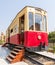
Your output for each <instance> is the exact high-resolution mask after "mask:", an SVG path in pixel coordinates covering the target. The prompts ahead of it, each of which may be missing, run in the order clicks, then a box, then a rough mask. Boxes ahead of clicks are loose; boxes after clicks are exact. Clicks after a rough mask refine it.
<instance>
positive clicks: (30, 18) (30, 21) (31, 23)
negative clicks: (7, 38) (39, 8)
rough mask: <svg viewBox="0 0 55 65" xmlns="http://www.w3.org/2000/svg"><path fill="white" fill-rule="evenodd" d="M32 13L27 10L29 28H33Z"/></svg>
mask: <svg viewBox="0 0 55 65" xmlns="http://www.w3.org/2000/svg"><path fill="white" fill-rule="evenodd" d="M33 25H34V24H33V13H32V12H29V30H33V29H34V26H33Z"/></svg>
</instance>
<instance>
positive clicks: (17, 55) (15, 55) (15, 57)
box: [6, 46, 24, 63]
mask: <svg viewBox="0 0 55 65" xmlns="http://www.w3.org/2000/svg"><path fill="white" fill-rule="evenodd" d="M23 56H24V48H23V47H21V46H20V47H19V46H15V48H13V50H12V51H11V52H10V54H9V55H8V56H7V57H6V60H8V61H9V62H10V63H15V62H19V61H22V59H23Z"/></svg>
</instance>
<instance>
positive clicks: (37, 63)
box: [25, 53, 55, 65]
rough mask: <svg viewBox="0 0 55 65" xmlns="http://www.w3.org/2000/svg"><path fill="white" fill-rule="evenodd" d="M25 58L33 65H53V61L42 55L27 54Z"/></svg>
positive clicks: (54, 63) (54, 64)
mask: <svg viewBox="0 0 55 65" xmlns="http://www.w3.org/2000/svg"><path fill="white" fill-rule="evenodd" d="M25 58H26V59H28V60H29V61H30V62H32V64H33V65H55V61H54V60H52V59H51V58H48V57H46V56H43V55H39V54H35V53H28V54H26V55H25Z"/></svg>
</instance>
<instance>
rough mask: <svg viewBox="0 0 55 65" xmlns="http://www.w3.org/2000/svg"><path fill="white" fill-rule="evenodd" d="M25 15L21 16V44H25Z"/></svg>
mask: <svg viewBox="0 0 55 65" xmlns="http://www.w3.org/2000/svg"><path fill="white" fill-rule="evenodd" d="M24 19H25V18H24V15H23V16H21V17H20V18H19V33H20V44H21V45H24V21H25V20H24Z"/></svg>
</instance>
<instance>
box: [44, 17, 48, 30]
mask: <svg viewBox="0 0 55 65" xmlns="http://www.w3.org/2000/svg"><path fill="white" fill-rule="evenodd" d="M43 19H44V20H43V21H44V31H47V20H46V16H43Z"/></svg>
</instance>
